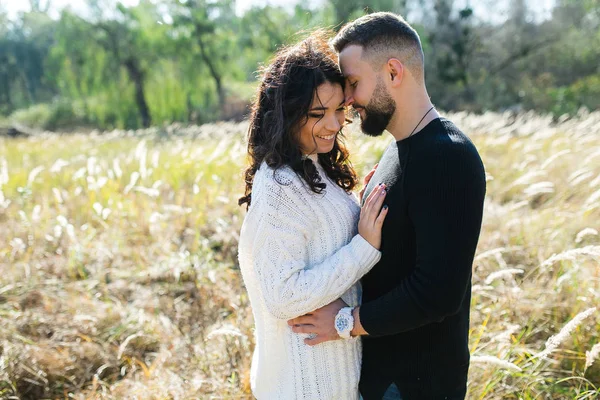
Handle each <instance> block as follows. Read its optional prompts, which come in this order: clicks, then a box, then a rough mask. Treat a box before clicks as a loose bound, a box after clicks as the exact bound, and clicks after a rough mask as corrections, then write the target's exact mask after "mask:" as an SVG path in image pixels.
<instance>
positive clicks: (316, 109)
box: [308, 100, 346, 111]
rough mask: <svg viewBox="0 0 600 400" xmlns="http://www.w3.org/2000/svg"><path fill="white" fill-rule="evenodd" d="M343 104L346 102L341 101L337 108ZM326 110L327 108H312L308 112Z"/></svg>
mask: <svg viewBox="0 0 600 400" xmlns="http://www.w3.org/2000/svg"><path fill="white" fill-rule="evenodd" d="M345 102H346V100H342V102H341V103H340V104H339V105H338V107H340V106H342V105H344V103H345ZM328 108H329V107H314V108H311V109H310V110H308V111H324V110H327V109H328Z"/></svg>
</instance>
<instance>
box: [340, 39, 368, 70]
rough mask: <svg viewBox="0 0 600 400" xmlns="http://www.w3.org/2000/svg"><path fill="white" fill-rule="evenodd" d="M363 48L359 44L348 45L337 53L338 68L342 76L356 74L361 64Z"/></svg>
mask: <svg viewBox="0 0 600 400" xmlns="http://www.w3.org/2000/svg"><path fill="white" fill-rule="evenodd" d="M362 52H363V48H362V46H359V45H350V46H347V47H345V48H344V49H343V50H342V51H341V52H340V54H339V55H338V62H339V63H340V69H341V70H342V73H343V74H344V76H348V75H353V74H356V73H357V72H358V71H359V70H360V68H361V65H362V64H363V60H362V59H361V57H362Z"/></svg>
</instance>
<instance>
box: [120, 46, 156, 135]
mask: <svg viewBox="0 0 600 400" xmlns="http://www.w3.org/2000/svg"><path fill="white" fill-rule="evenodd" d="M123 64H124V65H125V68H127V72H128V73H129V78H131V80H132V81H133V83H134V84H135V102H136V104H137V107H138V110H139V111H140V116H141V117H142V125H143V126H144V128H148V127H149V126H150V124H151V123H152V118H151V117H150V109H149V108H148V103H147V102H146V95H145V92H144V73H143V72H142V71H141V69H140V67H139V65H138V62H137V60H136V59H134V58H128V59H127V60H125V62H124V63H123Z"/></svg>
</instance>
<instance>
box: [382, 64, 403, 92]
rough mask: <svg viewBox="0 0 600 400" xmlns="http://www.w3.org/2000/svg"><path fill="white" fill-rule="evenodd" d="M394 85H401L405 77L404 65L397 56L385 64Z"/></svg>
mask: <svg viewBox="0 0 600 400" xmlns="http://www.w3.org/2000/svg"><path fill="white" fill-rule="evenodd" d="M385 68H386V72H387V74H388V76H389V77H390V83H391V85H392V87H398V86H400V83H402V78H404V65H403V64H402V63H401V62H400V60H398V59H397V58H390V59H389V60H388V62H387V64H386V66H385Z"/></svg>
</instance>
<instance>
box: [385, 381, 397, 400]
mask: <svg viewBox="0 0 600 400" xmlns="http://www.w3.org/2000/svg"><path fill="white" fill-rule="evenodd" d="M381 400H402V396H400V391H399V390H398V386H396V384H395V383H392V384H391V385H390V387H389V388H388V389H387V390H386V391H385V393H384V395H383V397H382V398H381Z"/></svg>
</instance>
